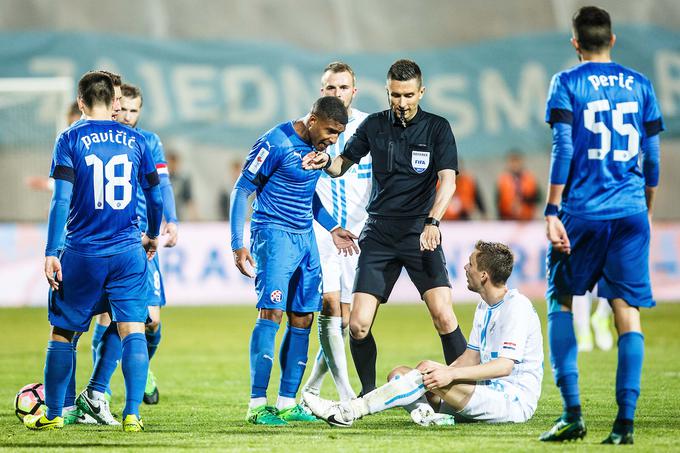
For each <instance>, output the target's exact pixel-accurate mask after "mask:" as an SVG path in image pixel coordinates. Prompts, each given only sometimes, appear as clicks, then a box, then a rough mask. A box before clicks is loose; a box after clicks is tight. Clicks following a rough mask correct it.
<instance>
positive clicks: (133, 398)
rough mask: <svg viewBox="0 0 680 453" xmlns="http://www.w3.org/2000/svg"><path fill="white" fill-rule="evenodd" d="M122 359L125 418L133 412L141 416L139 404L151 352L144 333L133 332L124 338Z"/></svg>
mask: <svg viewBox="0 0 680 453" xmlns="http://www.w3.org/2000/svg"><path fill="white" fill-rule="evenodd" d="M122 346H123V355H122V359H121V363H122V368H123V377H124V378H125V408H124V409H123V418H125V416H127V415H130V414H133V415H136V416H138V417H139V405H140V404H142V398H143V397H144V387H145V386H146V375H147V373H148V372H149V353H148V352H147V350H146V338H145V337H144V334H143V333H131V334H128V336H126V337H125V338H124V339H123V342H122Z"/></svg>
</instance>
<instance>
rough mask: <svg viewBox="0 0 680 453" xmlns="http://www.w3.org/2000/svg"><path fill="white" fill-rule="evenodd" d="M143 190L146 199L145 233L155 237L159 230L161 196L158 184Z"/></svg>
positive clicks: (161, 205) (161, 214)
mask: <svg viewBox="0 0 680 453" xmlns="http://www.w3.org/2000/svg"><path fill="white" fill-rule="evenodd" d="M143 190H144V198H145V199H146V235H147V236H149V237H150V238H155V237H158V235H159V234H160V232H161V221H162V220H163V197H162V196H161V189H160V188H159V187H158V185H155V186H151V187H147V188H145V189H143Z"/></svg>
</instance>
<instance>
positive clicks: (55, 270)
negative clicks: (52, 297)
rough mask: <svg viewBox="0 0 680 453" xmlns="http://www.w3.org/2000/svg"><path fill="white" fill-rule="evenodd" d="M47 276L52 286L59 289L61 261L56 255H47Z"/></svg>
mask: <svg viewBox="0 0 680 453" xmlns="http://www.w3.org/2000/svg"><path fill="white" fill-rule="evenodd" d="M45 277H47V283H49V284H50V287H51V288H52V289H53V290H55V291H57V290H58V289H59V282H61V262H60V261H59V258H57V257H56V256H46V257H45Z"/></svg>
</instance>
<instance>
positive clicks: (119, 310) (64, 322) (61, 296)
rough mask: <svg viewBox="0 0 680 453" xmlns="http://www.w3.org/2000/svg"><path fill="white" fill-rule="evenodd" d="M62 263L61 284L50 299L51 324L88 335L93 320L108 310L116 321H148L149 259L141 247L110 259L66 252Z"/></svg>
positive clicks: (52, 292) (61, 259) (51, 293)
mask: <svg viewBox="0 0 680 453" xmlns="http://www.w3.org/2000/svg"><path fill="white" fill-rule="evenodd" d="M60 261H61V268H62V282H61V285H60V288H59V290H58V291H51V292H50V299H49V320H50V324H51V325H53V326H55V327H60V328H62V329H65V330H71V331H74V332H87V330H88V329H89V328H90V321H91V320H92V317H93V316H94V315H96V314H99V313H103V312H106V311H108V310H109V308H110V312H111V318H112V319H113V320H114V321H116V322H142V323H143V322H146V320H147V317H148V309H147V305H146V302H147V301H146V298H147V295H148V286H147V280H146V272H147V270H146V268H147V260H146V253H145V252H144V249H143V248H142V247H141V246H140V247H138V248H135V249H132V250H127V251H125V252H123V253H119V254H116V255H111V256H82V255H78V254H77V253H73V252H71V251H69V250H66V251H64V253H63V254H62V255H61V258H60Z"/></svg>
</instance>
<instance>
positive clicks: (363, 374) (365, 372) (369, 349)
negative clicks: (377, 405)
mask: <svg viewBox="0 0 680 453" xmlns="http://www.w3.org/2000/svg"><path fill="white" fill-rule="evenodd" d="M349 349H350V351H352V359H353V360H354V367H355V368H356V369H357V374H358V375H359V380H360V381H361V393H360V396H363V395H365V394H367V393H368V392H370V391H372V390H374V389H375V362H376V360H377V358H378V348H377V347H376V345H375V339H373V334H372V333H371V332H369V333H368V336H367V337H366V338H364V339H361V340H356V339H355V338H354V337H353V336H352V335H351V333H350V336H349Z"/></svg>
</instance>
